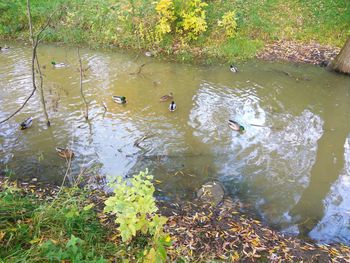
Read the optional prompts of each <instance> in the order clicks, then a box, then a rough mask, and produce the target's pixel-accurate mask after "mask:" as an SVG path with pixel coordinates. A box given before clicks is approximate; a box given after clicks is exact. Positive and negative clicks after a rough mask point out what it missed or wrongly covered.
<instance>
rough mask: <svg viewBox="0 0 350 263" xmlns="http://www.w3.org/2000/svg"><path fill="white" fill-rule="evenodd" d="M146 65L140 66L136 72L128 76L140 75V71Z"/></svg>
mask: <svg viewBox="0 0 350 263" xmlns="http://www.w3.org/2000/svg"><path fill="white" fill-rule="evenodd" d="M146 65H147V63H144V64H142V65H141V66H139V67H138V69H137V71H136V72H134V73H130V75H140V74H142V73H141V72H142V69H143V67H144V66H146Z"/></svg>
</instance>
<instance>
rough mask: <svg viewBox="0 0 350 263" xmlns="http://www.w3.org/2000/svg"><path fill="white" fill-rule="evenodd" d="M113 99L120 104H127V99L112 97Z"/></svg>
mask: <svg viewBox="0 0 350 263" xmlns="http://www.w3.org/2000/svg"><path fill="white" fill-rule="evenodd" d="M112 99H113V100H114V102H116V103H118V104H126V98H125V97H124V96H112Z"/></svg>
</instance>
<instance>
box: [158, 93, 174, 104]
mask: <svg viewBox="0 0 350 263" xmlns="http://www.w3.org/2000/svg"><path fill="white" fill-rule="evenodd" d="M172 99H173V93H172V92H170V93H169V95H164V96H162V97H160V99H159V100H160V101H161V102H165V101H168V100H172Z"/></svg>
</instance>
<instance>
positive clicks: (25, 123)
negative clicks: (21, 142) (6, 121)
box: [21, 117, 33, 130]
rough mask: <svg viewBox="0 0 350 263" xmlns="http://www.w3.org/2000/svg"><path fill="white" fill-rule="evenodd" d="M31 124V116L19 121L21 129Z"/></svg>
mask: <svg viewBox="0 0 350 263" xmlns="http://www.w3.org/2000/svg"><path fill="white" fill-rule="evenodd" d="M32 124H33V118H32V117H29V118H28V119H26V120H24V121H23V122H21V130H24V129H28V128H29V127H30V126H32Z"/></svg>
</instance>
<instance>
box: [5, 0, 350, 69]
mask: <svg viewBox="0 0 350 263" xmlns="http://www.w3.org/2000/svg"><path fill="white" fill-rule="evenodd" d="M131 3H133V6H134V8H132V5H131ZM207 3H208V6H207V7H206V8H205V9H206V22H207V25H208V28H207V30H206V32H204V33H203V34H201V35H200V36H199V37H198V39H197V40H192V41H188V42H187V43H185V44H184V43H183V39H184V34H181V33H179V32H175V30H172V32H171V33H169V34H168V35H165V36H164V37H163V39H162V41H161V42H158V43H156V42H155V41H154V39H151V37H150V35H151V33H150V32H151V31H152V30H154V28H155V25H156V23H157V21H158V18H159V17H158V15H157V13H156V11H155V4H154V2H153V1H150V0H120V1H111V0H70V1H68V0H32V1H31V4H32V8H31V9H32V16H33V23H34V27H35V29H36V30H38V29H39V28H40V26H41V25H43V24H44V23H45V21H46V20H47V18H48V17H49V16H50V14H51V13H52V12H53V11H54V10H55V15H54V17H53V19H52V23H51V26H50V27H49V28H48V30H47V31H46V32H47V34H46V41H49V42H64V43H68V44H79V45H89V46H91V47H102V46H110V45H112V46H118V47H122V48H132V49H143V50H145V49H154V50H157V51H158V53H161V54H165V55H170V56H174V57H175V58H176V59H177V60H180V61H186V62H188V61H194V60H196V59H198V57H200V58H201V59H202V60H206V61H221V62H231V61H232V60H246V59H249V58H251V57H254V56H255V55H256V53H257V52H259V51H260V50H261V49H262V48H263V46H264V44H266V43H270V42H273V41H277V40H294V41H300V42H305V43H307V42H310V41H315V42H319V43H321V44H329V45H332V46H338V47H340V46H342V45H343V43H345V40H346V39H347V37H348V36H349V35H350V1H348V0H295V1H284V0H248V1H247V0H222V1H207ZM25 7H26V6H25V1H24V0H13V1H5V2H3V1H2V2H0V38H2V39H28V25H27V17H26V10H25ZM177 8H178V7H177ZM231 10H234V11H235V12H236V18H237V23H238V28H237V34H236V36H235V38H233V39H232V38H231V39H230V38H227V37H225V34H224V32H223V30H222V28H219V27H218V20H220V19H221V17H222V16H223V14H225V13H226V12H228V11H231ZM178 22H181V18H177V20H176V22H174V23H173V25H172V27H175V26H176V25H175V24H176V23H178ZM140 24H142V26H143V28H145V29H146V31H145V32H146V35H145V36H143V37H141V36H140V34H139V33H138V31H137V27H138V26H139V25H140ZM147 32H148V33H147ZM179 49H180V50H179ZM198 50H200V52H199V51H198Z"/></svg>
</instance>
